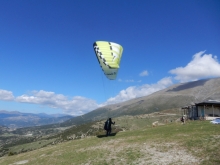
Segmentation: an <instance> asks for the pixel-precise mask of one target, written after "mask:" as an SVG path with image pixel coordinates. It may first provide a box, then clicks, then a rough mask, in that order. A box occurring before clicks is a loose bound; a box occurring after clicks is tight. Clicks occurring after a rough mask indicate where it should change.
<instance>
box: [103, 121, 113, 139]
mask: <svg viewBox="0 0 220 165" xmlns="http://www.w3.org/2000/svg"><path fill="white" fill-rule="evenodd" d="M112 124H115V122H112V119H111V118H109V119H108V120H107V121H106V122H105V126H104V129H105V130H106V136H109V135H110V134H111V132H112V127H111V125H112Z"/></svg>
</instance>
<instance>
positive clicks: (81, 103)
mask: <svg viewBox="0 0 220 165" xmlns="http://www.w3.org/2000/svg"><path fill="white" fill-rule="evenodd" d="M16 101H17V102H23V103H32V104H41V105H45V106H49V107H51V108H60V109H62V110H63V111H64V112H65V113H68V114H71V115H82V114H85V113H87V112H89V111H91V110H93V109H96V108H98V104H97V103H96V101H95V100H92V99H88V98H85V97H81V96H75V97H73V98H72V99H69V98H68V97H67V96H64V95H62V94H56V93H54V92H48V91H43V90H40V91H32V93H31V95H26V94H25V95H22V96H18V97H17V98H16Z"/></svg>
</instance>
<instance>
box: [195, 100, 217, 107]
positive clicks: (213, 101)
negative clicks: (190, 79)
mask: <svg viewBox="0 0 220 165" xmlns="http://www.w3.org/2000/svg"><path fill="white" fill-rule="evenodd" d="M195 105H196V106H198V105H215V106H220V101H219V100H208V101H204V102H201V103H195Z"/></svg>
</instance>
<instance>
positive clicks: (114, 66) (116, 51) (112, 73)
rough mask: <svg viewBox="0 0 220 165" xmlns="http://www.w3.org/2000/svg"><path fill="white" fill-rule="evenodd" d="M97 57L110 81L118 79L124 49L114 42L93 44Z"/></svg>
mask: <svg viewBox="0 0 220 165" xmlns="http://www.w3.org/2000/svg"><path fill="white" fill-rule="evenodd" d="M93 48H94V50H95V54H96V57H97V59H98V61H99V64H100V65H101V67H102V70H103V71H104V73H105V75H106V76H107V78H108V79H110V80H114V79H116V77H117V73H118V69H119V67H120V61H121V56H122V51H123V48H122V46H121V45H119V44H117V43H114V42H107V41H97V42H95V43H94V44H93Z"/></svg>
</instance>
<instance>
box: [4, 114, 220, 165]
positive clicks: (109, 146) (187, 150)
mask: <svg viewBox="0 0 220 165" xmlns="http://www.w3.org/2000/svg"><path fill="white" fill-rule="evenodd" d="M176 118H177V116H175V115H174V116H172V115H171V114H170V117H166V118H164V117H163V114H160V115H159V116H158V115H156V114H155V115H153V114H152V116H148V115H145V116H135V117H132V116H125V117H120V118H116V119H113V120H115V121H116V124H117V125H116V127H114V130H115V129H116V128H117V127H118V125H120V127H121V128H124V129H123V130H124V131H121V132H118V133H116V132H115V133H114V134H113V135H114V136H109V137H105V136H103V135H104V132H102V131H101V129H100V130H99V131H98V132H97V135H94V136H87V137H85V138H82V139H77V140H69V141H66V142H62V143H59V144H56V145H49V146H47V147H44V148H39V149H37V150H34V151H30V152H26V153H22V154H18V155H12V156H4V157H1V158H0V164H1V165H8V164H13V165H16V164H25V165H29V164H30V165H42V164H53V165H56V164H57V165H67V164H76V165H79V164H83V165H84V164H100V165H103V164H126V165H127V164H210V165H217V164H220V158H219V155H220V147H219V146H220V125H212V124H210V123H209V122H208V121H190V122H187V123H186V124H185V125H182V124H181V123H180V122H176V121H175V119H176ZM155 120H157V121H159V125H158V126H157V127H152V125H151V123H152V122H153V121H155ZM171 121H172V122H171ZM93 126H94V127H95V126H97V124H95V123H93ZM97 129H98V128H97ZM42 143H43V142H42ZM30 145H36V144H30ZM42 145H43V144H42ZM20 147H23V148H25V146H20ZM14 149H15V148H14ZM17 149H18V148H17Z"/></svg>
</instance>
